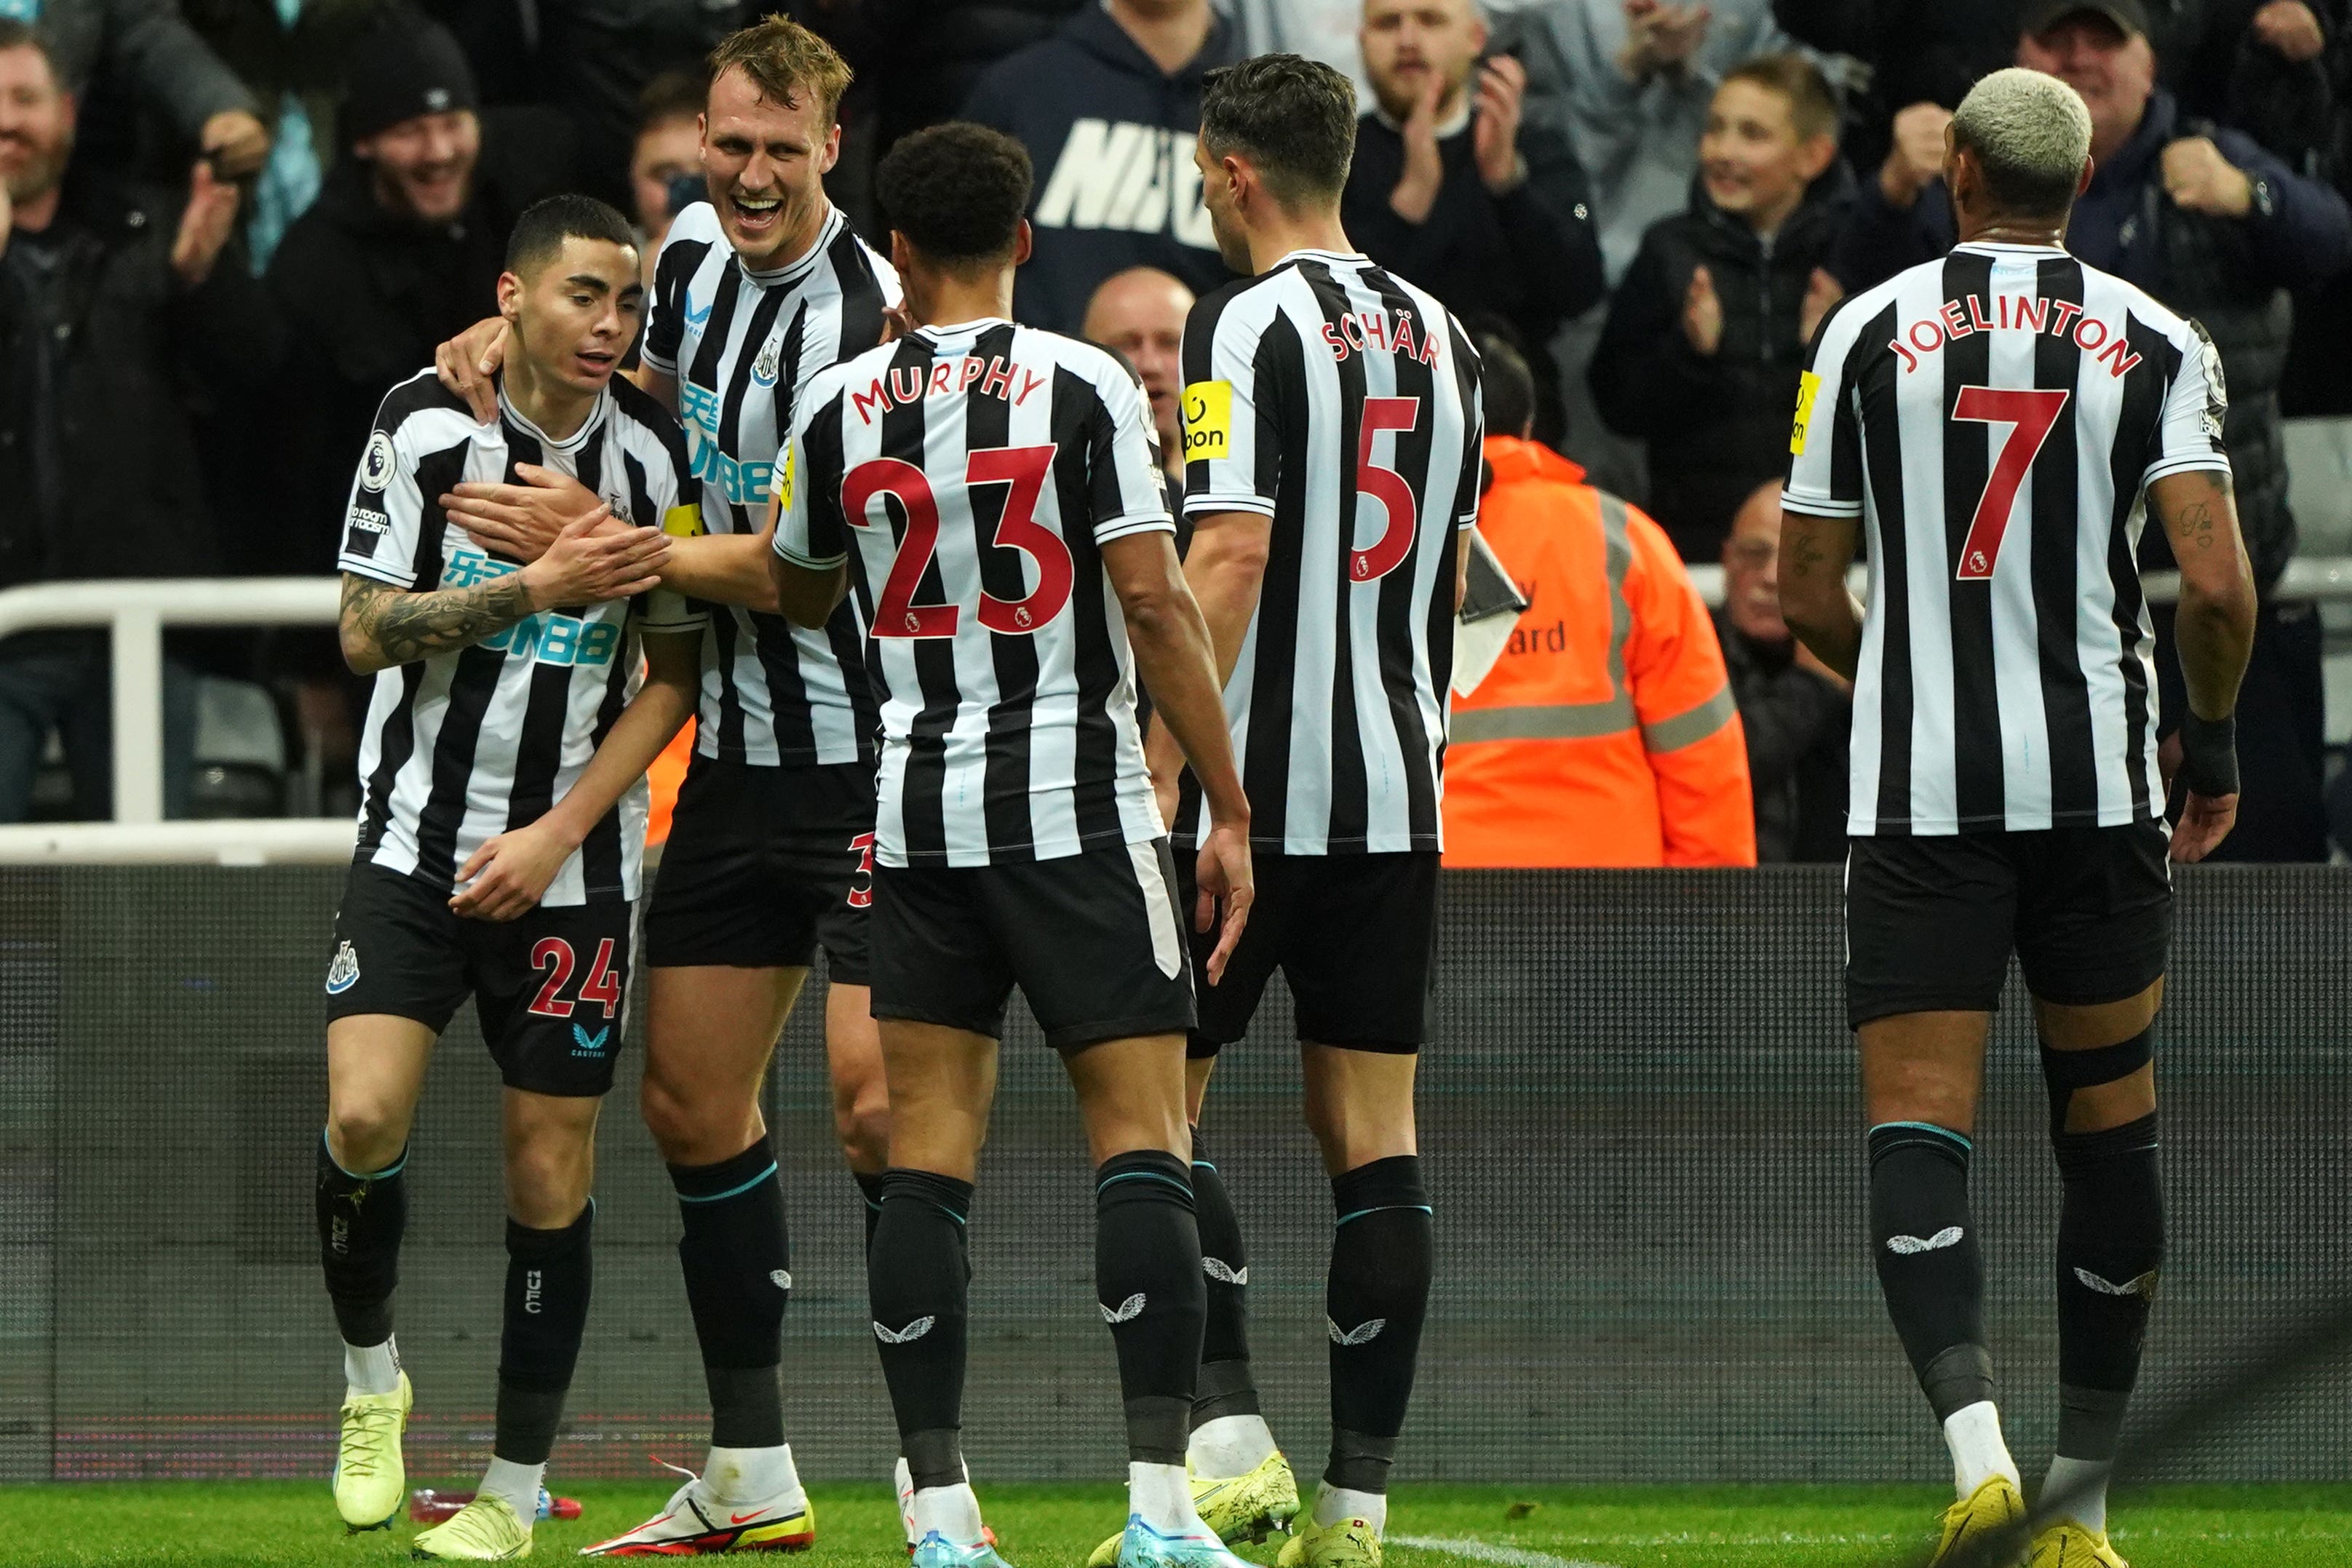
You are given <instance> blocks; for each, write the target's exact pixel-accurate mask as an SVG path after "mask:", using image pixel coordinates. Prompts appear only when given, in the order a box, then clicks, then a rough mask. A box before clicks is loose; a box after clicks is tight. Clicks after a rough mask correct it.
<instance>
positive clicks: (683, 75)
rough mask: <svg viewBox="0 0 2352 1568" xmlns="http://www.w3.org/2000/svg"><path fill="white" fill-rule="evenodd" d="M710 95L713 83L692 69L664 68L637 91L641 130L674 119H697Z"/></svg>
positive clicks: (638, 127)
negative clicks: (697, 74)
mask: <svg viewBox="0 0 2352 1568" xmlns="http://www.w3.org/2000/svg"><path fill="white" fill-rule="evenodd" d="M709 99H710V84H709V82H707V81H705V80H704V79H703V78H700V77H698V76H696V75H695V74H694V73H693V72H692V71H663V72H661V73H660V74H659V75H657V76H656V77H655V78H653V80H651V81H649V82H647V83H646V85H645V88H644V89H643V90H641V91H640V92H639V93H638V94H637V134H638V135H640V136H643V135H644V134H645V133H646V131H651V130H652V129H653V128H654V127H655V126H656V125H667V124H668V123H669V122H670V121H671V120H693V119H695V118H697V117H698V116H699V115H700V114H701V113H702V106H703V105H704V104H705V103H707V102H709Z"/></svg>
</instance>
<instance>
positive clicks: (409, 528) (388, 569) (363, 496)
mask: <svg viewBox="0 0 2352 1568" xmlns="http://www.w3.org/2000/svg"><path fill="white" fill-rule="evenodd" d="M399 392H400V389H399V388H397V387H395V388H394V390H393V392H391V393H389V394H387V395H386V396H385V398H384V401H383V405H382V406H381V407H380V408H379V409H378V410H377V411H376V416H375V428H374V429H373V430H372V431H370V432H369V433H368V442H367V450H366V451H365V452H363V453H362V454H361V455H360V467H359V472H358V474H356V475H355V476H352V498H351V504H350V505H349V506H348V507H346V508H345V509H344V512H343V548H342V551H341V554H340V555H338V556H337V557H336V559H335V565H336V566H337V567H338V568H340V569H341V570H344V571H353V572H357V573H359V575H361V576H362V577H372V578H374V579H375V580H377V581H379V582H389V583H394V584H397V585H398V586H399V587H402V588H414V587H415V586H416V538H417V532H418V528H419V524H420V521H421V519H422V517H423V516H424V511H425V497H424V494H423V492H422V491H421V490H420V489H419V488H418V486H417V483H416V455H415V453H414V452H412V451H410V450H409V443H408V441H407V439H406V438H405V437H404V436H403V435H402V434H401V431H400V425H401V424H402V423H403V420H402V416H401V414H400V413H397V412H395V411H394V402H393V399H394V397H395V396H397V395H398V394H399Z"/></svg>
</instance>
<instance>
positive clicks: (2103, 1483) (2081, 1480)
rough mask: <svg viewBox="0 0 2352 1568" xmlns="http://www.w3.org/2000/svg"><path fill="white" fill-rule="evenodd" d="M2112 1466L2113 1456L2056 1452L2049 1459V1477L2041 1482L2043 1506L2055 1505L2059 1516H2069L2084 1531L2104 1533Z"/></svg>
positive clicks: (2064, 1517)
mask: <svg viewBox="0 0 2352 1568" xmlns="http://www.w3.org/2000/svg"><path fill="white" fill-rule="evenodd" d="M2115 1468H2116V1462H2115V1461H2114V1460H2113V1459H2070V1458H2067V1457H2066V1456H2065V1455H2063V1454H2060V1455H2058V1456H2057V1457H2056V1458H2053V1459H2052V1460H2051V1461H2050V1479H2048V1480H2046V1481H2043V1482H2042V1505H2043V1506H2045V1507H2048V1506H2050V1505H2052V1504H2055V1505H2056V1510H2057V1517H2059V1518H2060V1519H2071V1520H2073V1521H2074V1522H2075V1523H2077V1524H2079V1525H2081V1526H2082V1527H2083V1528H2084V1529H2085V1530H2088V1531H2095V1532H2097V1533H2099V1534H2101V1535H2104V1534H2105V1533H2106V1531H2107V1477H2108V1476H2110V1475H2112V1474H2113V1473H2114V1472H2115ZM2062 1493H2063V1494H2064V1495H2063V1499H2062V1497H2061V1495H2060V1494H2062Z"/></svg>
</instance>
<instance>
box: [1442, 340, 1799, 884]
mask: <svg viewBox="0 0 2352 1568" xmlns="http://www.w3.org/2000/svg"><path fill="white" fill-rule="evenodd" d="M1478 351H1479V355H1480V357H1481V360H1482V366H1481V369H1480V371H1479V382H1480V386H1481V390H1482V392H1483V395H1484V398H1485V403H1486V430H1487V436H1486V463H1487V465H1488V467H1489V468H1490V469H1491V470H1492V472H1493V474H1494V484H1493V486H1492V487H1490V488H1489V489H1488V490H1487V492H1486V498H1485V500H1484V501H1483V502H1482V503H1481V504H1480V507H1479V514H1478V532H1479V533H1480V534H1481V535H1482V536H1483V537H1484V538H1486V543H1487V546H1488V548H1490V549H1493V550H1494V552H1495V555H1496V559H1498V560H1499V561H1501V563H1502V566H1503V570H1504V571H1505V572H1507V573H1508V574H1509V576H1510V578H1511V580H1513V581H1515V582H1517V584H1518V585H1519V588H1520V591H1521V592H1523V593H1525V594H1526V595H1527V596H1528V608H1527V609H1526V611H1524V612H1522V613H1521V614H1520V616H1519V621H1518V624H1517V627H1516V628H1514V629H1513V631H1512V632H1511V641H1510V643H1509V645H1508V646H1507V648H1506V649H1505V650H1504V653H1503V655H1502V657H1501V658H1500V659H1499V660H1498V661H1497V662H1496V665H1495V667H1494V669H1493V670H1492V671H1490V672H1488V674H1487V675H1486V679H1485V680H1484V681H1482V682H1480V683H1479V685H1478V689H1477V690H1476V691H1475V692H1472V693H1471V694H1470V695H1468V696H1461V695H1456V696H1455V697H1454V714H1453V721H1452V724H1451V727H1450V729H1449V733H1448V739H1447V745H1446V752H1445V800H1444V816H1445V863H1446V864H1447V865H1451V866H1654V865H1685V866H1687V865H1754V864H1755V863H1756V824H1755V819H1754V809H1753V807H1752V805H1751V803H1750V800H1749V798H1748V753H1747V748H1746V744H1745V741H1744V739H1743V737H1742V732H1741V728H1740V720H1739V713H1738V708H1737V707H1736V706H1734V704H1733V702H1732V695H1731V690H1730V687H1729V685H1728V684H1727V680H1726V677H1725V674H1724V667H1723V653H1722V650H1721V649H1720V648H1718V647H1717V645H1716V641H1715V627H1714V625H1713V624H1712V623H1711V622H1709V621H1708V620H1707V615H1706V605H1705V604H1703V603H1701V602H1700V601H1699V597H1698V592H1697V591H1696V589H1694V588H1693V587H1692V586H1691V581H1690V574H1689V573H1688V572H1687V571H1685V570H1684V568H1683V564H1682V562H1680V561H1678V560H1676V559H1675V552H1674V549H1673V548H1672V547H1671V546H1670V545H1668V544H1667V542H1666V536H1665V535H1664V533H1663V532H1662V531H1661V530H1660V529H1659V528H1658V526H1657V525H1656V524H1655V523H1653V522H1652V521H1650V519H1649V518H1647V517H1643V515H1642V514H1641V513H1640V512H1639V511H1637V510H1635V509H1634V508H1633V507H1629V506H1627V505H1626V504H1625V503H1624V502H1622V501H1621V500H1619V499H1618V498H1617V497H1614V496H1612V495H1609V494H1607V493H1605V492H1603V491H1600V490H1596V489H1594V488H1593V487H1592V486H1590V485H1587V484H1586V483H1584V471H1583V470H1582V469H1580V468H1579V467H1578V466H1577V465H1575V464H1573V463H1570V461H1569V460H1568V459H1567V458H1565V457H1562V456H1560V455H1559V454H1558V453H1556V452H1554V451H1552V450H1551V449H1550V448H1549V447H1547V446H1544V445H1542V444H1539V443H1538V442H1535V441H1533V440H1530V439H1528V431H1529V430H1530V429H1531V428H1533V422H1534V418H1535V392H1534V383H1533V382H1532V380H1531V379H1530V377H1529V374H1528V366H1527V363H1526V361H1524V360H1522V359H1521V358H1520V357H1519V355H1518V353H1517V351H1516V350H1513V349H1512V347H1511V345H1510V344H1509V343H1508V342H1507V340H1504V339H1502V338H1501V337H1499V336H1496V335H1493V334H1482V335H1481V337H1480V339H1479V342H1478Z"/></svg>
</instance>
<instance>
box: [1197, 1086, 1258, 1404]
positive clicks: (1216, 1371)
mask: <svg viewBox="0 0 2352 1568" xmlns="http://www.w3.org/2000/svg"><path fill="white" fill-rule="evenodd" d="M1192 1212H1193V1214H1194V1215H1195V1216H1196V1217H1197V1218H1199V1220H1200V1226H1201V1272H1202V1274H1203V1275H1204V1276H1206V1278H1207V1281H1208V1287H1209V1316H1208V1320H1207V1323H1206V1325H1205V1327H1204V1328H1203V1330H1202V1335H1201V1375H1200V1379H1199V1381H1198V1382H1197V1383H1196V1384H1195V1385H1193V1389H1192V1425H1193V1426H1195V1427H1199V1426H1201V1425H1202V1424H1203V1423H1205V1422H1210V1421H1213V1420H1215V1419H1217V1418H1218V1417H1219V1416H1255V1415H1257V1414H1258V1402H1257V1382H1256V1379H1255V1378H1254V1377H1253V1376H1252V1375H1250V1358H1249V1302H1248V1297H1247V1289H1248V1285H1249V1253H1248V1251H1247V1250H1246V1249H1244V1247H1243V1246H1242V1227H1241V1221H1240V1219H1239V1218H1236V1217H1235V1216H1234V1200H1233V1198H1232V1197H1230V1196H1229V1195H1228V1194H1227V1193H1226V1191H1225V1178H1224V1177H1223V1176H1222V1175H1220V1174H1219V1173H1218V1171H1217V1167H1216V1166H1215V1164H1214V1163H1213V1162H1212V1161H1211V1160H1210V1159H1209V1158H1208V1157H1207V1155H1205V1154H1204V1153H1203V1152H1202V1147H1201V1131H1200V1129H1199V1128H1197V1127H1195V1128H1194V1129H1193V1130H1192Z"/></svg>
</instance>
